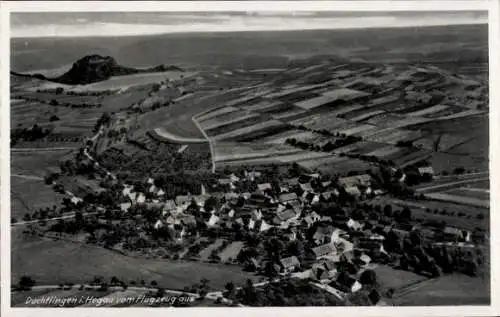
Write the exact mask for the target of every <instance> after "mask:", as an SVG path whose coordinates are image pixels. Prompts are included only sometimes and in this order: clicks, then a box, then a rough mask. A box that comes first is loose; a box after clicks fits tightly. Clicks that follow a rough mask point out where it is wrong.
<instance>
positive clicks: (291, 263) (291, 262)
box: [280, 256, 300, 274]
mask: <svg viewBox="0 0 500 317" xmlns="http://www.w3.org/2000/svg"><path fill="white" fill-rule="evenodd" d="M280 264H281V269H282V272H283V273H285V274H286V273H291V272H293V271H294V270H296V269H298V268H300V261H299V259H298V258H297V257H296V256H290V257H288V258H283V259H281V261H280Z"/></svg>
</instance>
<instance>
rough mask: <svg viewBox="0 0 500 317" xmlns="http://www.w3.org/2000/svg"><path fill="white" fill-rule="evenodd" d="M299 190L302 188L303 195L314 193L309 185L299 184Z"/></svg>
mask: <svg viewBox="0 0 500 317" xmlns="http://www.w3.org/2000/svg"><path fill="white" fill-rule="evenodd" d="M300 188H302V190H303V191H304V194H307V193H313V192H314V189H313V188H312V186H311V183H304V184H300Z"/></svg>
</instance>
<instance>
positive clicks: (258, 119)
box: [204, 112, 268, 137]
mask: <svg viewBox="0 0 500 317" xmlns="http://www.w3.org/2000/svg"><path fill="white" fill-rule="evenodd" d="M241 116H242V117H243V120H242V119H241V118H238V119H236V120H233V121H230V122H224V121H221V122H220V123H219V124H218V125H214V126H213V127H211V128H205V129H204V130H205V132H206V133H207V134H208V135H209V136H211V137H212V136H219V135H224V134H226V133H231V132H232V131H235V130H241V129H244V128H245V127H248V126H253V125H256V124H259V123H262V122H266V121H267V120H268V119H266V118H263V117H262V116H261V115H260V114H258V113H257V114H255V113H253V114H245V113H244V112H242V113H241Z"/></svg>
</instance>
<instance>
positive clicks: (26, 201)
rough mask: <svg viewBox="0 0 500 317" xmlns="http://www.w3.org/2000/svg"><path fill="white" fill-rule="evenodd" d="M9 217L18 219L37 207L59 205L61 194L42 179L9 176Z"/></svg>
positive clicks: (62, 196)
mask: <svg viewBox="0 0 500 317" xmlns="http://www.w3.org/2000/svg"><path fill="white" fill-rule="evenodd" d="M10 190H11V217H13V218H16V219H17V220H18V221H20V220H21V219H22V217H23V216H24V214H26V213H28V212H29V213H32V212H34V211H35V210H37V209H39V208H45V207H52V206H53V205H56V206H60V205H61V202H62V199H63V198H64V197H65V196H64V195H62V194H59V193H56V192H55V191H54V190H53V189H52V187H51V186H48V185H45V183H44V181H43V180H31V179H23V178H18V177H11V189H10Z"/></svg>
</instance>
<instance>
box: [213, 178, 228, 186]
mask: <svg viewBox="0 0 500 317" xmlns="http://www.w3.org/2000/svg"><path fill="white" fill-rule="evenodd" d="M217 182H218V183H219V185H230V184H231V183H232V182H231V179H230V178H219V179H218V180H217Z"/></svg>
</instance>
